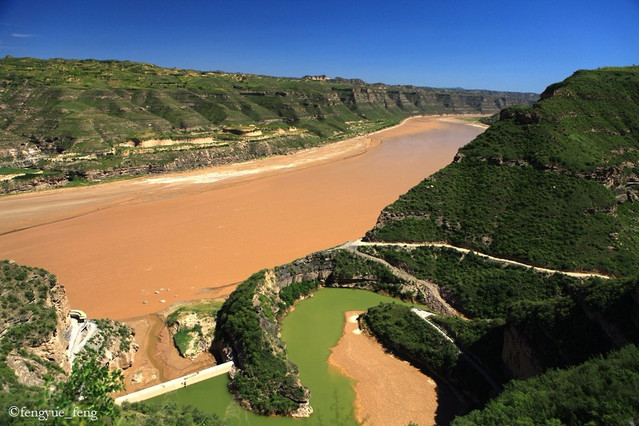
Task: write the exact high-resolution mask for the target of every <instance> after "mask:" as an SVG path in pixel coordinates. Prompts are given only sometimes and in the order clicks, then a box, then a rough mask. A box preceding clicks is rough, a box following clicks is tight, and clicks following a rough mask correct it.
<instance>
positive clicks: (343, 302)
mask: <svg viewBox="0 0 639 426" xmlns="http://www.w3.org/2000/svg"><path fill="white" fill-rule="evenodd" d="M381 302H386V303H389V302H395V303H403V302H401V301H399V300H397V299H393V298H390V297H388V296H383V295H379V294H375V293H372V292H369V291H364V290H354V289H340V288H325V289H321V290H319V291H317V292H315V293H313V297H311V298H308V299H305V300H302V301H299V302H297V303H296V304H295V309H294V310H293V311H292V312H291V313H289V314H288V315H287V316H286V318H284V320H283V321H282V326H281V330H282V339H283V340H284V342H286V349H287V353H288V359H290V360H291V361H293V362H295V363H296V364H297V365H298V367H299V372H300V379H301V381H302V383H303V384H304V385H305V386H307V387H308V388H309V389H310V391H311V406H312V407H313V409H314V413H313V414H312V415H311V417H310V418H308V419H293V418H285V417H265V416H258V415H256V414H254V413H252V412H249V411H247V410H244V409H243V408H241V407H240V406H239V405H238V404H237V403H236V402H235V401H233V399H232V398H231V395H230V394H229V393H228V391H227V390H226V386H227V383H228V378H227V377H226V376H223V377H216V378H214V379H210V380H207V381H204V382H201V383H198V384H195V385H192V386H189V387H187V388H184V389H179V390H177V391H174V392H171V393H169V394H166V395H163V396H161V397H157V398H154V399H152V400H149V402H151V403H162V402H163V401H174V402H177V403H180V404H191V405H195V406H196V407H198V408H200V409H201V410H204V411H206V412H212V413H216V414H218V415H219V416H220V417H221V418H223V419H224V420H226V422H228V424H231V425H251V426H252V425H300V426H301V425H321V424H324V425H326V424H331V425H344V426H346V425H356V424H358V421H357V418H356V412H355V391H354V389H353V384H354V382H353V380H351V379H349V378H348V377H345V376H344V375H343V374H342V372H341V370H340V369H339V368H337V367H335V366H333V365H331V364H329V362H328V358H329V355H330V354H331V350H332V348H333V347H335V346H336V345H337V343H338V341H339V340H340V337H342V334H343V330H344V324H345V317H344V313H345V312H347V311H353V310H357V311H365V310H366V309H368V308H369V307H371V306H374V305H377V304H379V303H381ZM384 356H385V357H388V358H389V360H390V361H395V362H399V363H401V362H400V361H398V360H397V359H394V358H392V356H391V355H387V354H383V355H379V356H376V358H377V361H379V359H380V357H384ZM378 365H381V364H378ZM407 367H408V368H411V367H409V366H408V365H407ZM393 373H395V370H394V369H393V371H378V372H377V378H378V379H379V380H380V381H383V382H384V383H385V384H386V386H389V387H391V388H394V389H397V390H401V389H402V386H403V385H405V384H406V383H403V380H404V377H402V376H401V375H398V376H397V377H395V375H394V374H393ZM412 374H414V375H419V376H420V380H422V381H424V382H425V383H428V382H429V381H431V379H430V378H428V377H426V376H424V375H422V374H421V373H420V372H419V371H417V370H415V371H414V372H413V373H412ZM408 383H409V384H411V383H415V380H412V381H410V382H408ZM428 386H429V389H430V390H431V392H432V393H433V396H432V397H429V398H430V401H419V400H415V399H410V398H406V399H405V401H404V403H407V402H406V401H410V402H409V403H411V404H413V405H417V406H414V407H406V410H409V409H412V410H413V411H420V410H424V409H427V410H429V411H430V412H431V417H432V412H434V407H433V405H434V406H435V407H436V396H435V395H434V392H435V391H434V387H435V385H434V382H433V383H432V386H431V385H428ZM403 391H404V392H405V393H406V394H410V395H415V394H419V392H416V391H414V390H413V389H412V388H406V386H404V387H403ZM400 393H401V392H399V391H398V392H397V394H396V395H395V396H396V397H401V395H400ZM424 404H429V406H428V407H427V408H425V406H424ZM395 408H397V407H395ZM364 420H366V419H364ZM376 420H377V417H370V418H368V422H365V424H368V425H377V424H381V423H376V422H375V421H376ZM412 420H417V418H415V417H413V418H412ZM419 420H421V417H420V418H419ZM406 423H408V422H406ZM406 423H401V424H406ZM420 424H423V423H420Z"/></svg>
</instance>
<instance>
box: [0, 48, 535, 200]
mask: <svg viewBox="0 0 639 426" xmlns="http://www.w3.org/2000/svg"><path fill="white" fill-rule="evenodd" d="M537 98H538V95H536V94H532V93H510V92H491V91H481V90H461V89H432V88H418V87H413V86H388V85H384V84H374V85H368V84H366V83H364V82H363V81H361V80H357V79H353V80H346V79H341V78H336V79H330V78H327V77H325V76H315V77H311V76H307V77H304V78H301V79H295V78H280V77H266V76H259V75H251V74H229V73H223V72H201V71H194V70H183V69H168V68H160V67H157V66H154V65H150V64H145V63H135V62H128V61H96V60H65V59H51V60H40V59H33V58H13V57H5V58H4V59H0V173H2V174H3V175H5V176H6V175H10V174H15V175H20V176H19V179H17V180H16V179H10V180H4V181H3V183H2V185H3V186H2V187H0V189H2V190H4V192H8V191H19V190H25V189H30V188H32V187H37V186H39V184H38V182H40V184H41V185H40V186H44V185H50V186H59V185H63V184H67V183H68V182H69V181H75V182H76V183H77V182H83V181H99V180H102V179H107V178H110V177H114V176H120V175H138V174H145V173H159V172H164V171H169V170H182V169H190V168H195V167H202V166H209V165H212V164H220V163H227V162H232V161H239V160H245V159H250V158H255V157H260V156H265V155H270V154H281V153H286V152H290V151H292V150H296V149H300V148H305V147H310V146H314V145H318V144H323V143H327V142H330V141H333V140H338V139H344V138H347V137H349V136H353V135H356V134H362V133H367V132H371V131H374V130H378V129H380V128H383V127H387V126H390V125H392V124H396V123H398V122H399V121H400V120H401V119H403V118H405V117H408V116H411V115H417V114H460V113H482V114H493V113H495V112H498V111H499V110H501V109H502V108H504V107H508V106H512V105H531V104H532V103H533V102H534V101H535V100H536V99H537ZM158 140H161V142H158ZM43 172H44V173H43Z"/></svg>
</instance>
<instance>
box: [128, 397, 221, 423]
mask: <svg viewBox="0 0 639 426" xmlns="http://www.w3.org/2000/svg"><path fill="white" fill-rule="evenodd" d="M120 424H121V425H123V426H138V425H140V426H175V425H206V426H221V425H223V423H222V421H220V418H219V416H218V415H217V414H214V413H208V412H206V411H204V410H201V409H198V408H195V407H194V406H193V405H189V404H178V403H175V402H167V403H165V404H161V405H160V406H158V405H157V404H152V403H148V402H138V403H135V404H130V405H129V404H125V405H124V406H123V410H122V414H121V416H120Z"/></svg>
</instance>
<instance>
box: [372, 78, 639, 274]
mask: <svg viewBox="0 0 639 426" xmlns="http://www.w3.org/2000/svg"><path fill="white" fill-rule="evenodd" d="M638 117H639V67H629V68H606V69H600V70H594V71H579V72H577V73H575V74H574V75H573V76H572V77H570V78H568V79H566V80H565V81H564V82H562V83H559V84H556V85H552V86H550V87H549V88H548V89H547V90H546V92H544V94H543V95H542V100H540V101H539V102H538V103H537V104H535V105H534V106H533V107H529V108H520V107H513V108H510V109H507V110H505V111H502V113H501V118H500V120H499V121H497V122H496V123H495V124H494V125H493V126H492V127H491V128H490V129H488V130H487V131H486V132H484V133H483V134H482V135H480V136H479V137H477V138H476V139H475V140H474V141H473V142H471V143H470V144H468V145H467V146H466V147H464V148H462V149H461V150H460V153H459V156H458V157H457V158H458V160H457V161H456V162H455V163H454V164H452V165H450V166H448V167H446V168H445V169H443V170H441V171H440V172H438V173H436V174H435V175H433V176H432V178H430V179H427V180H426V181H424V182H422V183H421V184H419V185H418V186H416V187H414V188H413V189H411V190H410V191H409V192H408V193H407V194H405V195H403V196H402V197H400V199H399V200H398V201H397V202H395V203H393V204H392V205H390V206H388V207H387V208H386V209H385V210H384V212H383V213H382V216H381V217H380V219H381V220H380V221H379V222H378V225H377V226H376V228H375V229H374V230H372V231H371V232H370V233H369V237H370V238H371V239H376V240H385V241H433V240H446V241H450V242H452V243H454V244H458V245H464V246H469V247H472V248H476V249H478V250H480V251H483V252H487V253H492V254H496V255H500V256H504V257H510V258H515V259H522V260H525V261H528V262H531V263H533V264H539V265H547V266H550V267H554V268H560V269H562V268H563V269H586V270H593V269H596V270H602V271H607V272H611V273H615V274H619V275H625V274H629V273H632V272H634V271H637V270H638V266H637V265H638V264H637V262H635V261H634V260H636V259H637V257H638V256H639V239H638V238H637V235H639V222H638V220H637V217H639V204H638V203H636V202H630V201H628V197H630V198H633V199H634V198H636V195H637V194H636V192H635V191H634V189H633V187H632V186H628V183H630V184H631V185H632V181H633V180H634V179H636V178H637V175H638V174H639V166H638V165H639V137H638V135H639V118H638ZM629 191H630V192H629ZM617 200H619V202H618V201H617ZM622 201H624V202H622Z"/></svg>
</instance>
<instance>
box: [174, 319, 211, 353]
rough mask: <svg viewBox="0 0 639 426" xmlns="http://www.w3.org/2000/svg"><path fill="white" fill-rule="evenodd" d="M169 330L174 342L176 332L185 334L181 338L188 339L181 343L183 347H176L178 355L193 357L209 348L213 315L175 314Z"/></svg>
mask: <svg viewBox="0 0 639 426" xmlns="http://www.w3.org/2000/svg"><path fill="white" fill-rule="evenodd" d="M169 331H170V333H171V335H172V336H173V340H174V342H176V336H177V335H178V333H179V334H180V335H184V336H186V337H181V339H183V340H184V341H188V343H187V344H184V343H182V344H183V345H185V347H184V348H178V349H179V352H180V355H182V356H183V357H186V358H191V359H193V358H195V357H197V356H198V355H200V354H201V353H204V352H207V351H208V350H209V349H210V348H211V345H212V343H213V333H214V331H215V317H212V316H210V315H199V314H198V313H196V312H188V311H185V312H181V313H179V314H178V315H177V317H176V319H175V322H173V324H171V325H170V327H169ZM176 344H177V342H176Z"/></svg>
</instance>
